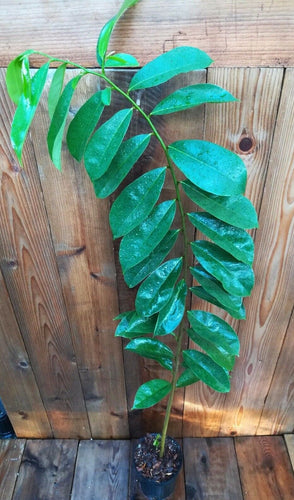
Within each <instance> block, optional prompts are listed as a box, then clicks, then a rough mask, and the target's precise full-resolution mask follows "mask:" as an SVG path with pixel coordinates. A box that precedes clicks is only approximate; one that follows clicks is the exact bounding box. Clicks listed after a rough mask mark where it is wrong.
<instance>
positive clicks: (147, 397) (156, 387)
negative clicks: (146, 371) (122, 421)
mask: <svg viewBox="0 0 294 500" xmlns="http://www.w3.org/2000/svg"><path fill="white" fill-rule="evenodd" d="M171 388H172V385H171V383H170V382H168V381H167V380H162V379H160V378H155V379H152V380H149V381H148V382H146V383H145V384H142V385H141V386H140V387H139V389H138V390H137V392H136V395H135V400H134V404H133V407H132V410H141V409H143V408H150V406H153V405H156V404H157V403H159V401H161V399H163V398H164V397H165V396H167V395H168V393H169V392H170V391H171Z"/></svg>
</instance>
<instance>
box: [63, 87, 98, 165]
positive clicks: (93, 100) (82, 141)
mask: <svg viewBox="0 0 294 500" xmlns="http://www.w3.org/2000/svg"><path fill="white" fill-rule="evenodd" d="M102 92H103V91H101V90H99V91H98V92H96V93H95V94H93V95H92V96H91V97H90V99H88V100H87V101H86V102H85V103H84V104H83V105H82V106H81V107H80V109H79V110H78V112H77V114H76V115H75V116H74V118H73V119H72V121H71V122H70V125H69V127H68V131H67V135H66V140H67V146H68V149H69V151H70V153H71V155H72V156H73V157H74V158H75V159H76V160H78V161H81V160H82V158H83V156H84V153H85V150H86V147H87V143H88V140H89V138H90V136H91V134H92V132H93V131H94V129H95V127H96V124H97V122H98V120H99V118H100V116H101V115H102V112H103V109H104V104H103V102H102Z"/></svg>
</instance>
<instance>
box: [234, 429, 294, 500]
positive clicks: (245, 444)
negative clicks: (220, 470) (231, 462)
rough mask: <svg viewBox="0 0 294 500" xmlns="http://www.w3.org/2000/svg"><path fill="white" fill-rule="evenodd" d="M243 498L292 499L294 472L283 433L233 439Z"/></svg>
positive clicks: (293, 493)
mask: <svg viewBox="0 0 294 500" xmlns="http://www.w3.org/2000/svg"><path fill="white" fill-rule="evenodd" d="M235 445H236V454H237V460H238V465H239V471H240V478H241V483H242V489H243V494H244V497H245V498H246V499H248V500H256V499H257V498H258V499H259V500H268V499H269V498H273V499H275V500H279V499H280V500H291V499H292V498H294V475H293V470H292V467H291V463H290V460H289V457H288V454H287V450H286V446H285V443H284V440H283V437H282V436H264V437H240V438H235Z"/></svg>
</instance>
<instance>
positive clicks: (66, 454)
mask: <svg viewBox="0 0 294 500" xmlns="http://www.w3.org/2000/svg"><path fill="white" fill-rule="evenodd" d="M77 447H78V441H76V440H67V439H63V440H61V439H51V440H49V439H48V440H47V439H45V440H27V442H26V447H25V451H24V454H23V458H22V462H21V466H20V470H19V476H18V479H17V482H16V487H15V492H14V495H13V500H32V499H34V500H44V499H45V498H46V499H48V500H49V499H50V500H51V499H52V500H53V499H57V498H60V499H61V498H62V499H64V500H67V499H69V498H70V491H71V486H72V480H73V474H74V467H75V460H76V454H77Z"/></svg>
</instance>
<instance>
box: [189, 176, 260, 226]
mask: <svg viewBox="0 0 294 500" xmlns="http://www.w3.org/2000/svg"><path fill="white" fill-rule="evenodd" d="M181 184H182V187H183V189H184V191H185V193H186V195H187V196H189V198H190V199H191V200H192V201H194V203H197V205H199V206H200V207H201V208H203V209H204V210H206V211H207V212H209V213H210V214H212V215H214V216H215V217H216V218H217V219H220V220H223V221H224V222H227V223H228V224H231V225H232V226H236V227H239V228H241V229H251V228H254V227H258V221H257V214H256V211H255V208H254V206H253V205H252V203H251V201H250V200H248V198H245V196H242V195H237V196H217V195H215V194H211V193H208V192H207V191H204V190H202V189H200V188H198V187H197V186H195V184H193V183H192V182H190V181H183V182H182V183H181Z"/></svg>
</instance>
